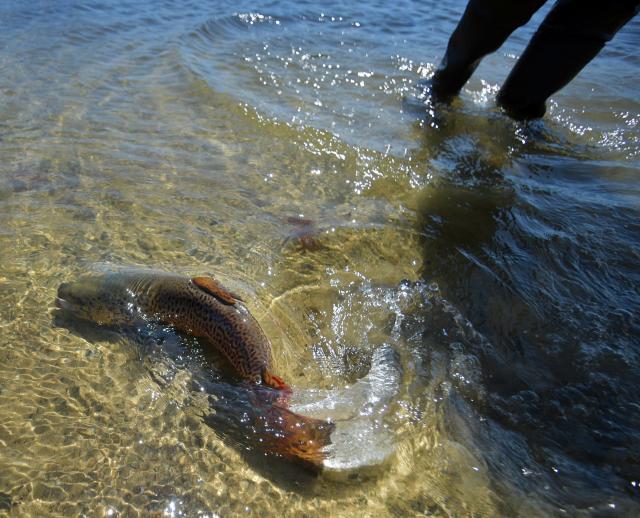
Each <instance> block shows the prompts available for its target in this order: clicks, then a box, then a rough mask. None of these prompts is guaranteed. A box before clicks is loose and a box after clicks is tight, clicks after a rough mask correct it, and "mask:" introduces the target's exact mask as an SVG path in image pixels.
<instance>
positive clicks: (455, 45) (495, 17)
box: [431, 0, 615, 101]
mask: <svg viewBox="0 0 640 518" xmlns="http://www.w3.org/2000/svg"><path fill="white" fill-rule="evenodd" d="M545 1H546V0H469V3H468V4H467V8H466V10H465V12H464V14H463V15H462V18H461V19H460V21H459V22H458V26H457V27H456V29H455V31H454V32H453V34H452V35H451V38H450V39H449V44H448V45H447V50H446V53H445V55H444V57H443V58H442V62H441V63H440V66H439V67H438V69H437V70H436V72H435V74H434V75H433V77H432V78H431V94H432V96H433V97H434V98H435V99H436V100H440V101H447V100H449V99H451V98H452V97H453V96H455V95H457V94H458V92H459V91H460V89H461V88H462V87H463V86H464V84H465V83H466V82H467V80H468V79H469V77H471V74H473V71H474V70H475V69H476V67H477V66H478V64H479V63H480V60H481V59H482V58H483V57H484V56H486V55H487V54H489V53H491V52H494V51H495V50H497V49H498V48H499V47H500V46H501V45H502V43H503V42H504V40H506V39H507V37H508V36H509V35H510V34H511V33H512V32H513V31H514V30H516V29H517V28H518V27H520V26H522V25H524V24H525V23H527V22H528V21H529V19H530V18H531V16H532V15H533V13H535V12H536V11H537V10H538V9H539V8H540V6H541V5H542V4H544V3H545ZM613 1H615V0H613Z"/></svg>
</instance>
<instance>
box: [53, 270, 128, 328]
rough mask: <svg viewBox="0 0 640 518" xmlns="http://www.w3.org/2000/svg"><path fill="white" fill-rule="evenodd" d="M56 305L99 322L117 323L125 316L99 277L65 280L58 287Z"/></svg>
mask: <svg viewBox="0 0 640 518" xmlns="http://www.w3.org/2000/svg"><path fill="white" fill-rule="evenodd" d="M56 306H57V307H58V308H60V309H62V310H64V311H67V312H69V313H71V314H73V315H74V316H76V317H79V318H82V319H84V320H89V321H92V322H96V323H98V324H107V325H109V324H117V323H119V322H121V321H122V320H123V317H124V315H122V314H121V313H122V309H121V306H120V305H119V304H117V303H116V301H114V300H112V297H111V296H110V295H109V293H108V291H105V290H104V287H103V286H102V282H101V279H100V278H99V277H86V278H80V279H78V280H75V281H73V282H63V283H62V284H61V285H60V286H59V287H58V296H57V297H56Z"/></svg>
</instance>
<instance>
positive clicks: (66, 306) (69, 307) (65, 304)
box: [56, 297, 73, 311]
mask: <svg viewBox="0 0 640 518" xmlns="http://www.w3.org/2000/svg"><path fill="white" fill-rule="evenodd" d="M56 307H57V308H59V309H63V310H65V311H73V304H71V302H69V301H68V300H65V299H63V298H60V297H56Z"/></svg>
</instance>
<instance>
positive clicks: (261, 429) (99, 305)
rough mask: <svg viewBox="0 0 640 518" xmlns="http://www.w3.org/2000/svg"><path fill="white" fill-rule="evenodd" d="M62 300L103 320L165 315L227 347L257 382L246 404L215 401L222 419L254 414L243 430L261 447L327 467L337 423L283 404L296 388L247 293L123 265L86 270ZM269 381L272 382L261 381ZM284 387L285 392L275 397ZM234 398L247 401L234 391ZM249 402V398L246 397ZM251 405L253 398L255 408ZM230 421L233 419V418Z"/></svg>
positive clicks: (162, 319)
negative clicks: (277, 362)
mask: <svg viewBox="0 0 640 518" xmlns="http://www.w3.org/2000/svg"><path fill="white" fill-rule="evenodd" d="M56 305H57V306H58V307H59V308H61V309H63V310H66V311H69V312H71V313H73V314H74V315H76V316H78V317H80V318H83V319H85V320H89V321H92V322H95V323H97V324H100V325H132V324H136V323H138V322H140V321H146V322H152V323H163V324H169V325H171V326H173V327H174V328H175V329H176V330H178V331H180V332H183V333H186V334H190V335H193V336H196V337H199V338H203V339H204V341H205V345H206V343H209V344H211V345H213V347H214V348H215V349H216V350H218V351H219V352H220V353H222V354H223V355H224V356H225V357H226V359H227V360H228V361H229V363H230V364H231V366H232V367H233V368H234V370H235V371H236V373H237V374H238V375H239V376H240V377H241V378H242V379H244V380H246V381H248V382H250V386H252V385H253V386H254V387H255V388H254V389H253V390H252V391H250V392H251V394H250V396H249V398H248V399H247V400H246V401H245V404H244V409H240V408H235V409H234V405H233V404H232V402H233V401H234V398H227V401H230V402H231V403H230V404H228V405H226V406H225V403H221V402H218V403H216V404H214V405H212V407H213V410H215V413H216V414H218V419H217V421H216V419H213V420H212V422H218V423H220V418H222V417H223V416H224V415H226V416H227V421H228V422H229V423H230V422H231V421H233V420H234V419H235V416H234V412H235V411H236V410H237V412H238V413H239V414H243V415H244V416H250V419H249V422H245V420H244V419H240V420H237V419H236V421H237V423H236V425H235V426H233V427H232V428H236V429H238V430H239V432H238V433H240V434H242V435H243V436H244V437H247V438H248V439H252V442H254V443H255V446H256V447H259V448H262V449H263V450H264V451H267V452H269V453H275V454H277V455H279V456H281V457H284V458H286V459H289V460H294V461H299V462H301V463H302V464H303V465H305V466H306V467H310V468H312V469H314V470H317V469H320V468H321V467H322V461H323V459H324V458H325V453H324V447H325V446H327V445H328V444H330V442H331V441H330V435H331V432H332V431H333V429H334V425H333V423H330V422H328V421H322V420H319V419H314V418H311V417H306V416H302V415H299V414H296V413H294V412H291V411H290V410H288V409H286V408H283V407H282V406H281V405H282V402H283V401H286V400H287V399H288V395H289V394H290V393H291V389H290V388H289V387H288V385H287V384H286V383H285V382H284V381H283V380H282V379H281V378H280V377H278V376H276V375H274V374H273V373H272V372H271V363H272V357H271V344H270V342H269V340H268V338H267V337H266V335H265V334H264V332H263V330H262V328H261V327H260V324H259V323H258V322H257V320H256V319H255V318H254V317H253V316H252V315H251V313H250V312H249V310H248V309H247V308H246V306H245V305H244V303H243V302H242V300H241V299H240V297H238V296H237V295H235V294H234V293H233V292H231V291H229V290H228V289H226V288H225V287H224V286H222V284H220V283H219V282H218V281H216V280H215V279H213V278H212V277H193V278H189V277H184V276H180V275H176V274H170V273H164V272H157V271H153V270H136V269H130V270H121V271H115V272H108V273H97V274H91V275H86V276H83V277H80V278H79V279H78V280H76V281H74V282H72V283H63V284H61V285H60V287H59V288H58V297H57V299H56ZM256 385H263V386H265V387H269V388H261V387H259V386H256ZM271 389H277V390H278V391H279V392H278V393H279V394H280V395H281V396H283V397H278V398H277V399H275V402H274V398H273V397H270V395H269V394H268V392H269V391H271V393H273V391H272V390H271ZM235 401H236V402H238V401H240V400H239V399H238V398H235ZM241 406H242V405H241ZM248 406H251V408H250V409H249V408H248ZM229 423H228V424H229Z"/></svg>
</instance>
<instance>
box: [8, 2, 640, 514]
mask: <svg viewBox="0 0 640 518" xmlns="http://www.w3.org/2000/svg"><path fill="white" fill-rule="evenodd" d="M464 5H465V2H463V1H461V0H456V1H455V2H451V3H450V4H448V5H441V3H438V2H395V3H394V4H393V5H392V6H391V7H390V6H389V5H388V4H387V3H385V2H375V1H367V2H363V3H359V4H349V5H344V4H343V3H341V2H323V3H320V2H288V1H285V2H258V3H255V2H244V1H242V0H241V1H238V2H235V3H234V4H233V5H232V6H225V5H220V4H219V3H217V2H210V3H208V2H201V1H198V2H195V1H191V2H189V1H187V2H169V1H165V2H151V1H146V0H143V1H137V2H129V1H124V0H119V1H113V2H99V1H71V0H69V1H62V2H46V1H33V2H29V3H27V4H25V3H23V2H17V1H13V0H9V1H5V2H3V3H2V4H1V5H0V153H1V156H2V161H1V162H0V264H1V265H2V266H1V269H0V337H1V338H2V344H3V345H2V347H1V348H0V358H1V361H0V416H1V417H2V419H0V466H2V468H1V469H0V510H2V511H0V512H4V511H8V512H9V513H10V514H11V515H16V516H29V515H31V516H38V515H40V516H42V515H78V514H82V513H85V514H87V515H95V514H100V513H104V514H107V515H115V514H116V513H118V514H120V515H124V516H128V515H148V514H149V513H151V512H160V513H164V514H167V515H174V516H179V515H186V516H199V515H208V516H212V515H220V516H230V515H231V516H232V515H237V514H245V513H250V514H256V515H257V514H262V515H264V514H267V515H269V514H275V513H278V514H281V515H286V516H289V515H291V516H299V515H300V514H303V513H304V514H305V515H308V516H325V515H326V514H327V513H333V514H341V515H365V516H370V515H380V516H386V515H388V516H396V515H397V516H411V515H428V516H431V515H434V516H496V515H503V516H527V517H529V516H555V515H570V516H573V515H579V516H588V515H611V516H613V515H616V516H619V515H628V516H634V515H637V514H638V512H640V496H639V495H638V484H640V450H639V449H638V444H640V441H639V439H640V437H639V434H640V432H638V430H640V408H639V407H638V404H637V387H638V382H639V381H640V372H639V370H638V361H639V358H638V354H639V352H638V351H639V350H638V337H639V336H640V322H639V320H638V314H640V293H639V292H638V286H640V268H639V266H638V265H639V260H640V251H639V250H640V223H639V222H640V218H639V216H640V188H639V187H638V182H637V178H638V169H639V165H640V162H639V159H640V130H639V123H640V100H639V98H638V89H637V78H638V76H639V72H640V58H638V54H637V47H638V42H639V41H640V24H639V22H638V20H635V21H632V22H631V23H630V24H629V25H628V26H627V27H625V28H624V29H623V30H622V31H621V32H620V33H619V34H618V36H617V37H616V38H615V39H614V40H613V42H611V44H610V45H609V46H608V47H607V48H606V49H605V50H604V51H603V52H602V53H601V55H600V56H599V57H598V59H597V60H595V61H594V62H593V63H591V64H590V65H589V66H588V67H587V68H586V69H585V70H584V71H583V73H582V74H581V75H580V76H579V77H578V78H577V79H576V80H575V81H574V82H573V83H571V85H569V86H568V87H567V88H565V89H564V90H563V91H562V92H560V93H558V94H557V95H555V96H554V97H553V98H552V99H551V101H550V103H549V110H548V114H547V116H546V117H545V118H544V120H542V121H539V122H535V123H531V124H519V123H515V122H513V121H511V120H509V119H508V118H506V117H505V116H504V115H503V114H502V113H501V112H500V111H499V110H498V109H496V108H495V105H494V98H495V94H496V92H497V90H498V88H499V85H500V84H501V82H502V81H503V80H504V78H505V77H506V75H507V74H508V72H509V70H510V68H511V66H512V65H513V63H514V62H515V60H516V58H517V56H518V55H519V54H520V53H521V52H522V50H523V48H524V45H525V43H526V41H527V40H528V38H529V37H530V35H531V34H532V31H533V30H534V28H535V26H536V24H537V23H539V21H540V19H541V16H542V14H543V13H541V14H540V15H538V16H536V17H535V19H534V20H533V22H532V23H531V24H530V25H529V26H527V27H525V28H523V29H521V30H520V31H518V32H516V33H515V34H514V35H513V36H512V38H510V40H509V41H508V43H507V44H506V45H505V46H504V47H503V48H502V49H501V50H500V51H498V52H497V53H495V54H494V55H492V56H490V57H488V58H487V59H486V60H485V61H484V62H483V64H482V65H481V67H480V68H479V69H478V71H477V72H476V74H475V75H474V77H473V78H472V79H471V81H470V82H469V83H468V85H467V86H466V87H465V89H464V90H463V92H462V94H461V96H460V98H459V99H458V100H456V101H455V102H454V103H453V105H452V106H450V107H448V108H442V109H439V110H436V111H433V110H429V109H428V108H427V107H425V106H423V105H422V104H421V101H420V100H419V99H417V98H416V92H415V89H414V85H415V83H416V82H417V81H418V80H420V79H422V78H424V77H428V76H429V75H430V74H431V73H432V71H433V70H434V67H435V66H436V65H437V63H438V61H439V59H440V56H441V55H442V52H443V51H444V48H445V46H446V41H447V38H448V36H449V34H450V33H451V30H452V29H453V27H454V26H455V23H456V21H457V19H458V17H459V15H460V13H461V12H462V10H463V8H464ZM302 218H304V220H303V219H302ZM306 220H310V221H311V222H312V223H306ZM308 236H311V237H308ZM96 263H107V264H125V265H138V266H147V267H153V268H159V269H165V270H170V271H177V272H181V273H186V274H195V273H206V272H213V273H216V274H218V275H221V276H222V277H223V278H225V279H226V280H228V282H230V283H233V284H234V285H235V286H236V287H238V289H239V290H241V291H242V292H243V295H244V297H245V298H246V299H247V300H248V302H249V305H250V306H251V308H252V309H253V311H254V313H255V314H256V316H257V318H258V319H259V320H260V322H261V323H262V325H263V326H264V328H265V331H266V332H267V334H268V335H269V336H270V337H271V339H272V340H273V343H274V355H275V363H276V365H277V367H278V369H277V370H278V373H280V374H282V375H283V377H284V378H285V379H287V380H288V381H289V382H290V383H291V384H292V385H293V386H294V388H295V389H296V390H297V391H298V393H299V394H301V395H302V396H301V397H302V399H301V403H300V404H303V403H304V401H303V400H304V398H307V399H309V398H310V399H311V400H313V398H314V397H315V396H314V394H315V395H316V396H317V397H318V398H319V397H320V395H322V394H326V393H340V394H342V393H345V392H344V391H345V390H346V387H353V386H357V384H358V381H359V380H363V379H375V378H366V376H367V375H368V373H369V371H370V369H372V362H374V359H375V358H382V360H380V361H387V360H385V358H393V361H394V362H397V365H396V366H394V369H395V370H394V372H399V373H400V376H401V378H400V379H401V382H400V385H399V387H398V389H397V390H396V391H395V396H394V397H393V399H391V400H390V401H388V402H386V400H385V404H383V405H378V406H374V407H371V408H363V409H362V411H360V409H358V408H356V409H355V411H356V412H357V415H358V416H361V417H362V415H367V412H370V413H373V414H375V415H368V418H367V419H368V420H366V421H365V422H366V423H368V424H366V426H369V427H370V428H371V429H370V430H369V432H371V434H370V435H373V436H376V437H381V438H384V440H385V445H384V447H385V448H388V450H385V451H391V453H390V454H389V456H388V457H385V458H386V460H385V461H384V462H383V464H382V465H380V466H378V467H377V469H367V470H364V469H363V470H352V471H349V472H348V474H346V475H345V476H343V477H341V476H340V472H339V470H334V471H333V472H332V473H327V474H325V475H324V476H321V477H320V478H318V479H314V478H313V477H310V476H307V475H304V474H302V473H300V472H299V471H297V470H295V469H294V468H292V467H289V466H286V465H280V464H278V465H277V466H274V465H272V464H271V462H270V460H269V459H268V458H267V459H260V458H259V457H257V456H255V455H254V456H250V455H246V452H243V451H242V449H241V448H238V447H237V445H234V444H233V442H230V441H229V440H226V439H225V437H224V434H221V433H220V430H216V429H215V427H211V426H209V424H207V422H206V421H205V420H203V419H202V418H201V410H202V407H203V405H204V406H206V401H203V400H202V397H201V396H199V395H198V394H197V392H194V391H193V390H192V387H191V374H190V369H189V366H190V364H189V362H186V361H185V362H184V363H181V362H180V354H177V355H175V354H174V356H172V357H166V356H163V354H162V352H158V349H160V350H162V347H156V346H158V342H157V337H144V336H143V337H140V336H138V337H136V336H131V335H119V334H116V333H110V332H106V331H101V330H95V329H91V328H90V327H87V326H84V327H83V326H74V325H66V326H61V325H57V322H56V319H55V316H54V315H53V313H54V311H53V309H52V305H53V304H52V303H53V299H54V297H55V290H56V288H57V286H58V285H59V284H60V283H61V282H63V281H68V280H70V279H72V278H74V277H75V276H77V275H78V274H80V273H81V272H83V271H85V270H87V269H88V268H90V267H91V266H92V265H94V264H96ZM163 339H164V340H165V342H164V343H165V345H166V344H168V346H171V347H173V350H174V352H175V351H176V350H177V351H190V350H193V349H194V348H195V350H196V352H197V350H198V349H197V344H190V343H188V340H187V341H186V342H187V343H185V340H184V338H182V337H178V336H176V335H172V334H171V332H167V333H166V336H164V338H163ZM154 340H155V341H154ZM149 341H151V342H153V344H152V345H151V346H149V344H148V342H149ZM160 345H161V346H162V345H163V344H160ZM192 346H193V347H192ZM171 347H169V348H171ZM389 350H391V353H389V354H386V353H385V354H380V351H389ZM149 351H151V352H149ZM389 361H391V360H389ZM374 363H375V362H374ZM374 367H375V365H374ZM376 372H377V371H376ZM314 391H316V392H314ZM323 391H324V392H323ZM346 393H347V394H348V393H349V392H348V391H347V392H346ZM305 401H306V400H305ZM355 405H356V403H355V402H354V406H355ZM350 418H355V417H353V416H351V417H350ZM369 418H370V419H369ZM345 419H346V417H345ZM383 431H384V433H382V432H383Z"/></svg>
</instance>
